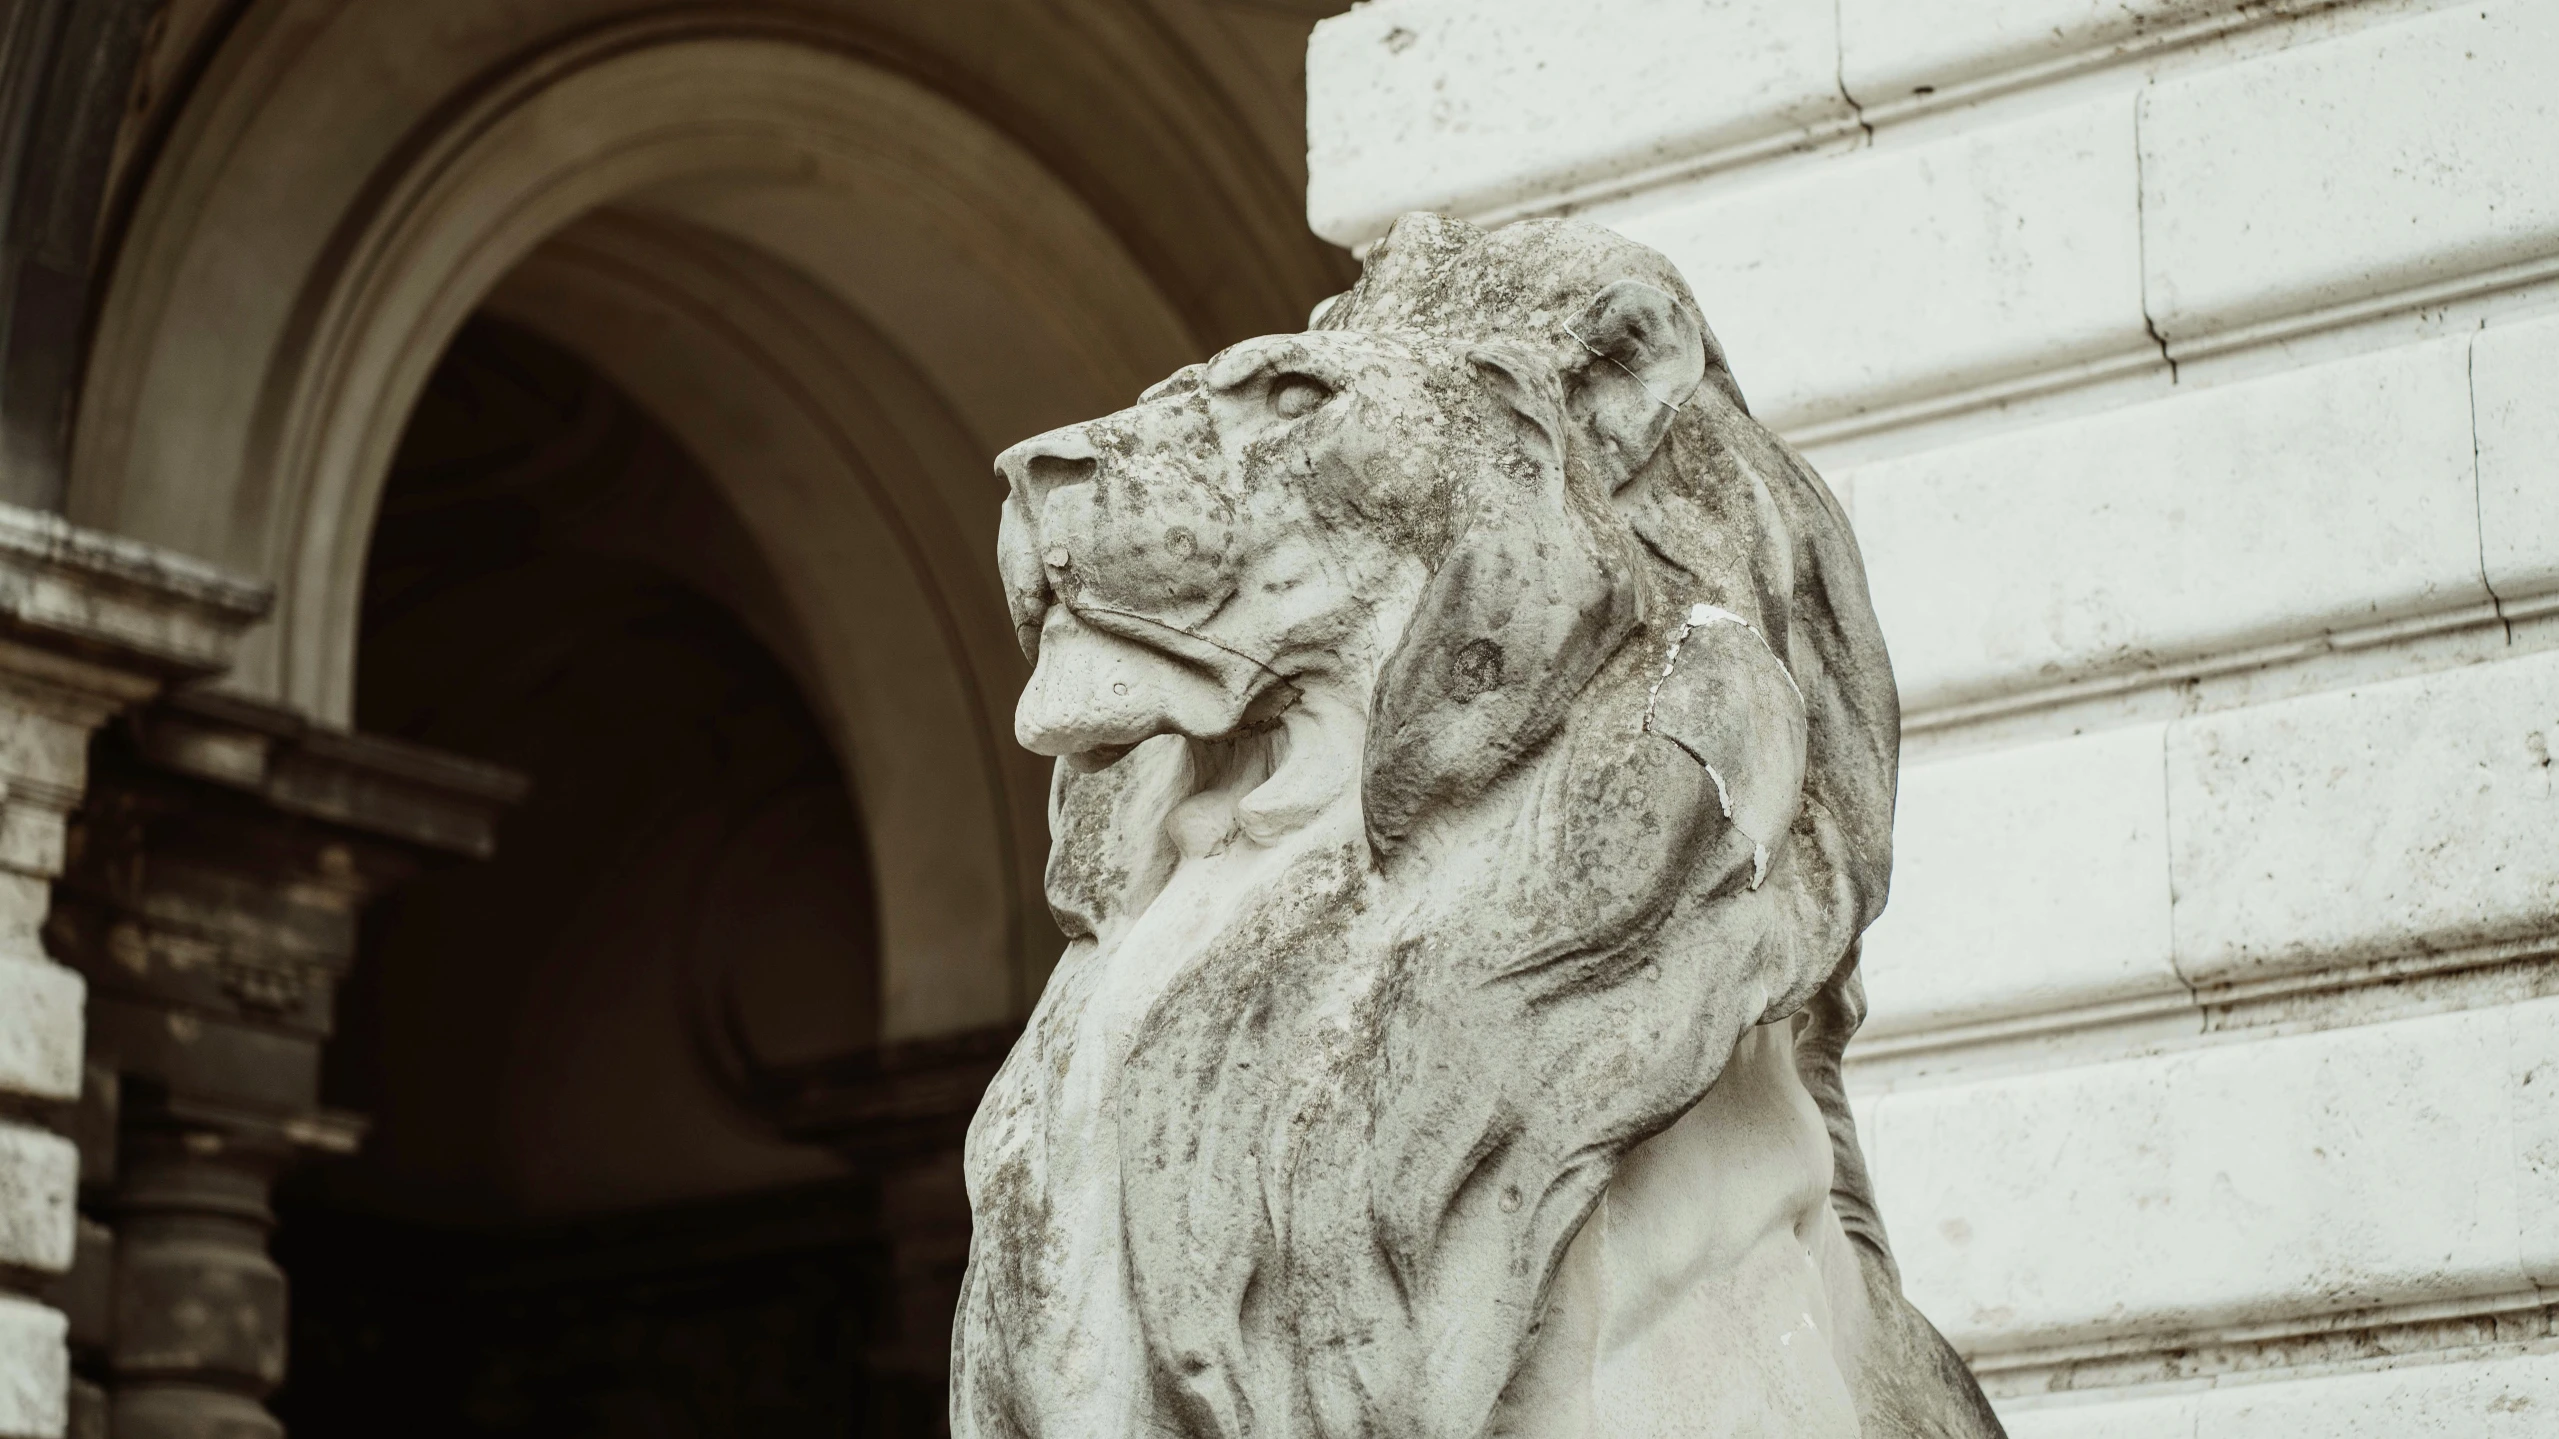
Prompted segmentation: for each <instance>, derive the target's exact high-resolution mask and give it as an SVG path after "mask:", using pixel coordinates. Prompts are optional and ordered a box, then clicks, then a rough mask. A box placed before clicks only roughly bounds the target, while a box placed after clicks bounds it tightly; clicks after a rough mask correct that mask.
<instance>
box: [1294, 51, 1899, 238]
mask: <svg viewBox="0 0 2559 1439" xmlns="http://www.w3.org/2000/svg"><path fill="white" fill-rule="evenodd" d="M1307 83H1308V96H1307V102H1308V103H1307V116H1308V127H1307V151H1308V165H1309V172H1310V174H1309V182H1308V186H1307V215H1308V218H1309V220H1310V222H1311V223H1312V224H1313V226H1314V228H1315V232H1316V233H1317V234H1319V235H1322V236H1324V237H1325V238H1326V239H1329V240H1332V241H1333V242H1335V243H1336V244H1342V245H1356V244H1360V243H1362V242H1365V241H1368V240H1372V239H1374V238H1376V237H1377V236H1379V235H1381V234H1384V233H1385V231H1386V226H1387V225H1388V223H1389V222H1391V221H1392V220H1393V219H1394V218H1395V217H1396V216H1397V215H1399V214H1402V213H1404V212H1405V211H1407V210H1439V211H1443V212H1448V213H1455V214H1475V213H1481V212H1483V211H1484V210H1487V209H1490V208H1493V207H1497V206H1500V205H1503V204H1505V203H1508V202H1511V201H1514V200H1518V199H1523V198H1526V197H1529V196H1534V195H1541V194H1544V193H1548V192H1551V191H1554V190H1557V189H1561V188H1566V187H1570V186H1572V185H1575V184H1580V183H1584V182H1586V181H1590V180H1593V179H1598V178H1603V177H1608V176H1614V175H1618V174H1622V173H1627V172H1640V171H1642V170H1643V169H1645V168H1646V167H1648V166H1651V165H1656V164H1659V163H1662V162H1665V161H1675V160H1678V159H1680V158H1682V157H1686V156H1690V155H1694V154H1697V153H1699V152H1704V151H1711V150H1716V149H1720V148H1724V147H1728V146H1734V145H1740V144H1746V143H1749V142H1751V141H1755V140H1763V139H1768V138H1771V137H1783V136H1785V135H1787V134H1789V133H1792V132H1796V131H1800V130H1802V129H1804V128H1806V127H1808V126H1812V125H1816V124H1819V123H1821V122H1824V121H1829V122H1833V123H1835V124H1839V125H1845V124H1846V123H1847V121H1848V118H1849V114H1850V110H1849V105H1848V102H1847V99H1846V98H1845V97H1844V96H1842V95H1841V94H1840V92H1839V82H1838V39H1837V30H1836V27H1835V24H1834V20H1833V15H1832V11H1831V7H1830V6H1827V5H1795V4H1777V5H1771V4H1747V5H1698V4H1683V3H1674V0H1580V3H1577V4H1576V5H1575V6H1574V7H1573V9H1572V11H1571V13H1570V18H1569V22H1568V23H1567V22H1564V21H1563V12H1559V11H1557V10H1556V9H1555V8H1554V7H1553V6H1552V5H1550V4H1548V3H1545V0H1388V3H1383V4H1371V5H1365V6H1362V7H1360V8H1358V9H1355V10H1352V11H1351V12H1350V13H1348V14H1346V15H1341V16H1337V17H1335V18H1333V19H1331V20H1327V21H1325V22H1324V23H1323V24H1321V25H1319V26H1317V27H1316V30H1315V35H1314V39H1313V41H1312V42H1311V46H1310V50H1309V55H1308V62H1307Z"/></svg>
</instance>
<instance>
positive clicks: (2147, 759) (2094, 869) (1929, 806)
mask: <svg viewBox="0 0 2559 1439" xmlns="http://www.w3.org/2000/svg"><path fill="white" fill-rule="evenodd" d="M2163 730H2164V726H2161V725H2157V724H2149V725H2135V726H2129V727H2126V728H2123V729H2117V730H2108V731H2103V732H2101V733H2098V734H2095V735H2091V736H2087V737H2085V738H2079V739H2068V740H2056V741H2050V742H2047V743H2043V744H2037V745H2028V746H2025V747H2022V748H2017V749H2008V750H1996V751H1990V752H1986V753H1981V754H1974V755H1967V756H1964V757H1962V758H1958V759H1953V760H1947V761H1943V762H1940V763H1936V764H1929V765H1918V766H1912V767H1909V768H1906V769H1905V770H1904V771H1903V773H1902V786H1901V796H1900V803H1899V806H1898V809H1897V813H1896V816H1895V820H1894V833H1893V839H1894V865H1893V892H1892V900H1891V903H1890V904H1888V905H1886V906H1885V909H1884V914H1883V918H1881V919H1880V920H1878V921H1876V923H1875V926H1874V928H1872V929H1871V930H1869V931H1868V932H1867V935H1866V946H1865V958H1864V961H1863V973H1864V975H1865V979H1866V996H1867V1002H1868V1004H1869V1006H1870V1015H1869V1018H1868V1020H1867V1023H1866V1027H1865V1030H1864V1033H1865V1034H1866V1035H1868V1036H1870V1037H1874V1036H1882V1035H1892V1034H1902V1033H1908V1032H1910V1031H1914V1030H1926V1029H1931V1028H1937V1027H1942V1026H1946V1025H1952V1024H1962V1023H1974V1022H1979V1021H1983V1020H1989V1019H1998V1018H2002V1017H2006V1016H2011V1015H2017V1014H2026V1013H2037V1012H2049V1011H2053V1010H2060V1009H2068V1008H2073V1007H2078V1006H2084V1005H2094V1004H2103V1003H2106V1002H2109V1001H2115V1000H2123V999H2129V998H2136V997H2139V996H2142V995H2151V994H2161V993H2172V994H2181V993H2183V992H2184V991H2185V985H2184V983H2183V981H2181V980H2180V979H2179V978H2178V976H2177V969H2176V964H2175V961H2174V959H2173V957H2172V955H2171V953H2170V929H2169V922H2168V836H2167V829H2168V815H2167V795H2166V791H2165V787H2164V785H2163V784H2162V782H2161V778H2160V762H2161V743H2162V735H2163Z"/></svg>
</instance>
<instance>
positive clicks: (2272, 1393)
mask: <svg viewBox="0 0 2559 1439" xmlns="http://www.w3.org/2000/svg"><path fill="white" fill-rule="evenodd" d="M2000 1417H2001V1419H2002V1421H2003V1422H2004V1423H2005V1425H2006V1427H2007V1429H2008V1434H2009V1439H2308V1436H2314V1435H2315V1436H2318V1439H2544V1436H2547V1435H2549V1434H2551V1433H2552V1432H2554V1430H2559V1353H2551V1352H2549V1351H2547V1350H2543V1351H2537V1352H2533V1353H2527V1354H2516V1355H2501V1356H2498V1357H2496V1358H2492V1359H2451V1360H2444V1361H2439V1362H2428V1361H2427V1360H2425V1359H2424V1358H2415V1359H2410V1360H2407V1361H2403V1362H2402V1363H2400V1364H2398V1365H2395V1366H2393V1367H2390V1368H2384V1369H2375V1370H2369V1371H2366V1372H2362V1373H2353V1374H2335V1375H2320V1376H2317V1377H2316V1378H2315V1379H2305V1378H2301V1377H2295V1376H2291V1375H2286V1374H2281V1373H2277V1374H2272V1375H2249V1376H2243V1377H2240V1378H2236V1379H2233V1380H2228V1381H2224V1382H2221V1383H2217V1384H2214V1385H2212V1386H2210V1387H2208V1388H2196V1387H2182V1388H2180V1389H2178V1390H2175V1391H2172V1392H2168V1393H2163V1394H2144V1393H2140V1392H2138V1391H2135V1392H2133V1393H2130V1394H2120V1395H2097V1396H2090V1397H2087V1398H2084V1399H2083V1398H2076V1397H2074V1398H2071V1399H2067V1400H2063V1401H2061V1402H2048V1403H2039V1404H2035V1405H2022V1404H2012V1405H2009V1406H2007V1407H2006V1409H2005V1411H2004V1412H2003V1413H2002V1414H2001V1416H2000Z"/></svg>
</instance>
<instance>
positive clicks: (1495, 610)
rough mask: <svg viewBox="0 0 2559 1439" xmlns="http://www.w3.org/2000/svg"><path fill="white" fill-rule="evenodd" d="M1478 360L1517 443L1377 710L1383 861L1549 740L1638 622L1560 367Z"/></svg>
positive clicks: (1488, 476)
mask: <svg viewBox="0 0 2559 1439" xmlns="http://www.w3.org/2000/svg"><path fill="white" fill-rule="evenodd" d="M1468 359H1469V360H1470V361H1471V362H1472V363H1473V365H1474V366H1475V368H1476V371H1477V373H1478V375H1479V376H1480V378H1481V379H1482V381H1483V391H1484V393H1485V394H1486V396H1487V398H1488V399H1489V400H1490V402H1491V404H1490V406H1489V408H1490V409H1491V411H1492V416H1491V418H1492V419H1493V420H1494V421H1495V423H1497V424H1500V425H1506V426H1508V427H1509V428H1510V430H1511V433H1510V435H1508V436H1507V437H1497V440H1496V444H1495V445H1494V447H1493V452H1492V453H1491V454H1490V455H1488V456H1487V463H1486V464H1485V465H1484V466H1483V469H1482V472H1481V473H1479V474H1477V475H1474V476H1472V477H1470V481H1469V483H1468V485H1467V486H1466V493H1465V495H1464V498H1462V499H1461V500H1460V501H1459V503H1460V505H1461V506H1462V510H1461V513H1460V514H1459V515H1458V516H1457V525H1456V530H1455V534H1454V536H1453V537H1452V539H1451V541H1450V543H1449V547H1448V551H1447V554H1446V555H1445V557H1444V558H1443V559H1442V560H1441V561H1440V564H1439V567H1438V568H1437V569H1436V570H1435V571H1434V572H1433V573H1432V575H1431V578H1430V581H1429V583H1428V584H1427V585H1426V586H1424V588H1423V591H1422V596H1421V601H1420V603H1419V604H1418V605H1417V606H1416V607H1415V609H1414V611H1413V618H1412V621H1411V623H1410V624H1408V625H1407V626H1406V627H1405V630H1404V634H1403V638H1402V640H1401V641H1400V642H1399V643H1398V644H1397V646H1396V649H1395V653H1394V654H1393V655H1391V656H1390V657H1389V658H1388V659H1387V662H1386V667H1385V670H1384V672H1383V673H1382V674H1380V676H1379V677H1378V685H1377V693H1376V696H1375V697H1374V699H1372V701H1371V702H1370V706H1369V730H1368V751H1367V755H1366V758H1365V763H1364V774H1363V783H1362V790H1361V797H1362V803H1363V805H1364V808H1365V811H1366V816H1367V823H1368V832H1369V842H1370V844H1371V845H1372V846H1373V847H1375V848H1376V849H1377V850H1378V852H1379V853H1380V854H1381V855H1382V854H1386V853H1389V852H1391V851H1392V850H1393V849H1394V848H1395V847H1396V846H1397V845H1398V844H1399V843H1400V842H1401V841H1403V840H1404V839H1405V838H1406V837H1408V836H1409V835H1410V834H1411V833H1412V831H1413V829H1414V827H1415V826H1416V824H1418V823H1419V821H1420V820H1421V818H1422V816H1423V815H1424V814H1426V813H1427V812H1428V811H1429V810H1431V809H1432V808H1435V807H1441V806H1446V805H1450V804H1455V803H1462V802H1464V801H1465V800H1467V799H1470V798H1472V797H1473V796H1474V795H1476V794H1478V793H1480V792H1481V791H1482V790H1483V789H1484V788H1485V787H1486V786H1487V785H1489V784H1491V783H1492V782H1493V781H1494V780H1495V779H1497V778H1499V777H1500V776H1501V775H1502V773H1503V772H1504V771H1506V770H1508V769H1509V768H1510V767H1511V766H1512V765H1514V764H1516V763H1517V762H1518V761H1519V760H1520V759H1521V758H1523V757H1524V756H1526V755H1527V754H1529V753H1530V752H1531V751H1533V750H1535V749H1536V748H1537V747H1538V746H1539V745H1540V744H1543V743H1544V742H1545V741H1546V739H1547V738H1548V737H1549V736H1550V735H1552V734H1553V733H1554V732H1555V729H1556V727H1557V726H1558V725H1559V724H1561V723H1562V722H1563V718H1564V714H1565V711H1566V710H1567V709H1568V708H1569V707H1570V706H1571V704H1572V702H1573V700H1574V698H1575V697H1576V696H1578V695H1579V694H1580V693H1581V692H1582V688H1583V687H1584V686H1585V685H1587V684H1588V683H1589V682H1590V679H1591V676H1592V675H1594V674H1596V673H1597V672H1598V671H1599V667H1600V666H1601V665H1603V664H1605V663H1606V662H1607V661H1608V658H1609V656H1610V655H1612V654H1614V653H1615V652H1616V650H1617V647H1618V645H1619V644H1621V643H1623V642H1624V640H1625V638H1626V635H1627V632H1628V631H1629V630H1630V629H1632V628H1633V626H1634V623H1635V616H1636V597H1635V589H1634V580H1633V573H1634V569H1633V564H1632V561H1631V558H1630V557H1629V556H1628V554H1627V553H1626V549H1625V542H1624V540H1623V539H1622V538H1621V537H1620V536H1619V534H1618V532H1617V528H1616V526H1614V525H1613V524H1610V523H1608V521H1607V520H1605V519H1603V518H1602V517H1603V516H1605V515H1607V514H1608V511H1607V509H1606V506H1605V503H1604V502H1601V501H1596V500H1591V499H1587V498H1585V497H1581V496H1577V495H1576V494H1575V493H1574V490H1573V486H1572V485H1571V484H1570V482H1569V481H1568V479H1567V477H1566V466H1565V463H1564V447H1565V443H1566V430H1565V420H1564V397H1563V392H1562V390H1561V388H1560V385H1559V382H1558V380H1557V378H1556V376H1555V374H1554V371H1553V370H1552V369H1551V368H1550V367H1547V366H1542V365H1538V364H1537V363H1535V362H1534V361H1531V360H1527V359H1524V358H1522V357H1518V356H1513V355H1509V354H1506V353H1504V352H1502V351H1501V350H1498V349H1494V348H1490V347H1487V348H1485V349H1480V350H1477V351H1475V352H1474V353H1472V354H1471V355H1469V356H1468ZM1522 461H1524V463H1523V462H1522Z"/></svg>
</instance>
